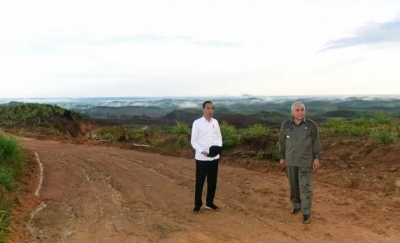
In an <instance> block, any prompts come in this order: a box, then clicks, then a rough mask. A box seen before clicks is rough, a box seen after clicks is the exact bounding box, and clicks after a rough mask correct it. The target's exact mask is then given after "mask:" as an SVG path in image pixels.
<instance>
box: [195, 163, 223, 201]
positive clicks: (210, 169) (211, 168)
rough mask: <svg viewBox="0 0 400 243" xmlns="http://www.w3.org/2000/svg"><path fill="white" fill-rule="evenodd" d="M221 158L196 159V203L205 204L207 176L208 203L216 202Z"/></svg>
mask: <svg viewBox="0 0 400 243" xmlns="http://www.w3.org/2000/svg"><path fill="white" fill-rule="evenodd" d="M218 164H219V159H215V160H212V161H201V160H196V187H195V197H194V205H195V206H196V207H201V206H202V205H203V200H202V194H203V186H204V181H205V179H206V177H207V197H206V205H207V204H212V203H213V202H214V197H215V191H216V189H217V176H218Z"/></svg>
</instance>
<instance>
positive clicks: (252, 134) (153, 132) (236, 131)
mask: <svg viewBox="0 0 400 243" xmlns="http://www.w3.org/2000/svg"><path fill="white" fill-rule="evenodd" d="M318 126H319V131H320V134H321V136H323V137H332V136H335V137H359V138H362V139H370V140H372V141H374V142H376V143H381V144H394V143H396V142H397V141H398V138H399V129H400V126H399V123H398V121H397V119H396V118H395V117H393V116H392V115H391V114H389V113H384V112H377V113H375V114H373V115H371V116H367V117H360V118H356V119H345V118H330V119H328V120H327V121H326V122H323V123H320V124H318ZM220 127H221V133H222V137H223V144H224V148H226V149H228V150H229V149H232V148H235V147H237V146H246V145H251V146H252V147H254V148H255V147H257V148H258V149H264V150H267V152H270V153H271V154H276V153H277V147H276V144H277V142H278V134H279V128H278V127H269V126H266V125H261V124H256V125H253V126H248V127H245V128H236V127H234V126H232V125H230V124H229V123H226V122H222V123H221V124H220ZM190 134H191V129H190V127H189V125H187V124H185V123H178V124H177V125H175V126H163V127H161V126H146V127H145V128H143V126H142V129H141V127H140V126H114V127H101V128H100V129H99V130H98V133H97V135H96V137H95V138H96V139H100V140H106V141H114V142H135V143H143V144H149V145H151V146H154V147H166V148H174V149H185V148H190V146H191V145H190ZM263 145H264V147H263Z"/></svg>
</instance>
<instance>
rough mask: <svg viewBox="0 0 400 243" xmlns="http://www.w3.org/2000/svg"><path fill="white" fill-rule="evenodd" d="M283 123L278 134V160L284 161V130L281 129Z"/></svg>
mask: <svg viewBox="0 0 400 243" xmlns="http://www.w3.org/2000/svg"><path fill="white" fill-rule="evenodd" d="M284 124H285V123H282V126H281V130H280V132H279V142H278V143H279V159H285V139H286V137H285V130H284V129H283V125H284Z"/></svg>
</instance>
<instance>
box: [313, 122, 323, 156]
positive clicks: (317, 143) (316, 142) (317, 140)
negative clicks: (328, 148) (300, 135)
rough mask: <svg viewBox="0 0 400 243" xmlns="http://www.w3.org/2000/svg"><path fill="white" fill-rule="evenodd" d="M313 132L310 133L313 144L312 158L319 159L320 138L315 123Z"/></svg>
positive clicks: (320, 150)
mask: <svg viewBox="0 0 400 243" xmlns="http://www.w3.org/2000/svg"><path fill="white" fill-rule="evenodd" d="M313 127H314V129H313V134H312V140H313V141H312V144H313V156H314V159H320V158H321V154H322V149H321V139H320V137H319V132H318V127H317V124H314V126H313Z"/></svg>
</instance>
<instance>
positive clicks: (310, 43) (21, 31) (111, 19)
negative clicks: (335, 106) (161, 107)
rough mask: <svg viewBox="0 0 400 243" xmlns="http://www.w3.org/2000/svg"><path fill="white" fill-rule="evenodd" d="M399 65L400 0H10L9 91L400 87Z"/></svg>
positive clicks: (5, 25)
mask: <svg viewBox="0 0 400 243" xmlns="http://www.w3.org/2000/svg"><path fill="white" fill-rule="evenodd" d="M399 69H400V1H399V0H376V1H375V0H351V1H350V0H290V1H289V0H279V1H277V0H276V1H272V0H246V1H245V0H242V1H234V0H224V1H220V0H210V1H209V0H202V1H189V0H181V1H180V0H168V1H163V0H159V1H154V0H145V1H139V0H137V1H136V0H125V1H120V0H113V1H111V0H109V1H101V0H96V1H94V0H93V1H92V0H79V1H78V0H68V1H61V0H49V1H43V0H37V1H22V0H7V1H1V3H0V82H1V84H2V85H1V89H0V98H18V97H94V96H119V97H121V96H216V95H234V96H240V95H244V94H248V95H343V94H399V93H400V91H399V90H400V89H399V87H400V84H398V82H399V81H400V71H399ZM396 87H397V88H396Z"/></svg>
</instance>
